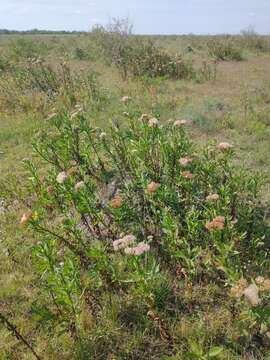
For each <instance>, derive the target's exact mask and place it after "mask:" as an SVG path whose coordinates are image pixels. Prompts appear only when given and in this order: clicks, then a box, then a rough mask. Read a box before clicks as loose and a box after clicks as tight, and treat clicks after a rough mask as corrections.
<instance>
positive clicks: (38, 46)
mask: <svg viewBox="0 0 270 360" xmlns="http://www.w3.org/2000/svg"><path fill="white" fill-rule="evenodd" d="M49 49H50V48H49V45H48V44H47V43H45V42H41V41H34V40H30V39H25V38H19V39H18V40H16V41H15V42H13V43H12V45H11V53H12V54H13V56H14V57H15V58H16V60H18V61H21V60H22V59H32V58H35V57H40V56H45V55H47V54H48V51H49Z"/></svg>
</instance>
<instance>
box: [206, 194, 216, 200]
mask: <svg viewBox="0 0 270 360" xmlns="http://www.w3.org/2000/svg"><path fill="white" fill-rule="evenodd" d="M206 200H207V201H217V200H219V195H218V194H210V195H208V196H207V197H206Z"/></svg>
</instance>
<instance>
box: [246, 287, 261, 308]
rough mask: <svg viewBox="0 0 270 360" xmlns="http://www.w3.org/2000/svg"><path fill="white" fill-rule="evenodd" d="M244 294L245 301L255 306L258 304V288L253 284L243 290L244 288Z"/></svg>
mask: <svg viewBox="0 0 270 360" xmlns="http://www.w3.org/2000/svg"><path fill="white" fill-rule="evenodd" d="M244 295H245V299H246V301H247V302H248V303H249V305H251V306H257V305H259V304H260V302H261V300H260V298H259V289H258V287H257V286H256V285H255V284H251V285H249V286H248V287H247V288H246V289H245V290H244Z"/></svg>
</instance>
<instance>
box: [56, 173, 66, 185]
mask: <svg viewBox="0 0 270 360" xmlns="http://www.w3.org/2000/svg"><path fill="white" fill-rule="evenodd" d="M67 178H68V174H67V173H66V172H65V171H61V172H60V173H59V174H58V175H57V177H56V181H57V182H58V184H63V183H64V182H65V181H66V180H67Z"/></svg>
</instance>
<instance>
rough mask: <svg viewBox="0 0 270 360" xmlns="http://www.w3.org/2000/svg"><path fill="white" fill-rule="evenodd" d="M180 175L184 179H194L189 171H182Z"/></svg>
mask: <svg viewBox="0 0 270 360" xmlns="http://www.w3.org/2000/svg"><path fill="white" fill-rule="evenodd" d="M181 175H182V176H183V177H184V178H185V179H189V180H190V179H192V178H193V177H194V175H193V174H192V173H191V172H190V171H183V172H182V173H181Z"/></svg>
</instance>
